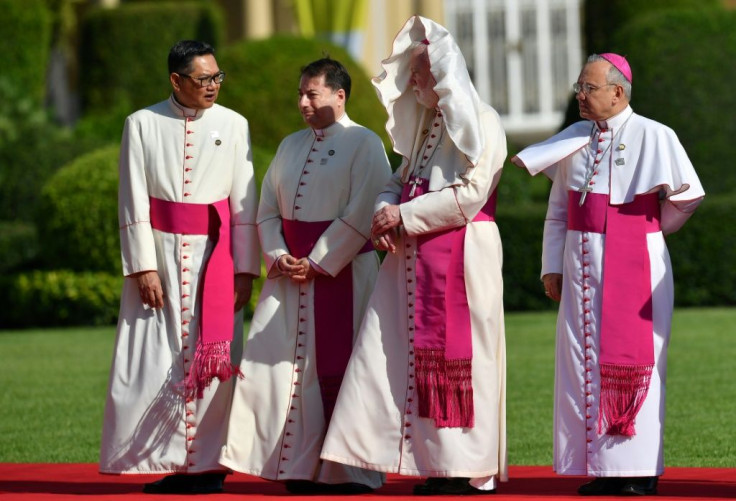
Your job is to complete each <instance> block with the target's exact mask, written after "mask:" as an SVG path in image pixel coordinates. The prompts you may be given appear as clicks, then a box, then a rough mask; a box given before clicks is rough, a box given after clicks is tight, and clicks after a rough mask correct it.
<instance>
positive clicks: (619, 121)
mask: <svg viewBox="0 0 736 501" xmlns="http://www.w3.org/2000/svg"><path fill="white" fill-rule="evenodd" d="M632 113H634V110H632V109H631V106H630V105H627V106H626V108H624V109H623V110H622V111H620V112H619V113H618V114H617V115H614V116H612V117H610V118H608V119H606V120H597V121H596V122H595V125H596V126H597V127H598V129H600V130H608V129H615V130H618V129H619V127H621V126H622V125H623V124H624V122H626V120H628V119H629V117H630V116H631V115H632Z"/></svg>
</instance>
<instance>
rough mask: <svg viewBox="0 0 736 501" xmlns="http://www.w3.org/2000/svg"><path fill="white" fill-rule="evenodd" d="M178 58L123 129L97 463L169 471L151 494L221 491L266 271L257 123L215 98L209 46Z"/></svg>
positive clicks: (187, 45)
mask: <svg viewBox="0 0 736 501" xmlns="http://www.w3.org/2000/svg"><path fill="white" fill-rule="evenodd" d="M168 64H169V80H170V82H171V86H172V88H173V92H172V95H171V97H170V98H169V99H167V100H166V101H162V102H160V103H158V104H155V105H153V106H151V107H149V108H146V109H144V110H140V111H138V112H136V113H134V114H132V115H131V116H129V117H128V118H127V120H126V122H125V129H124V132H123V139H122V145H121V151H120V187H119V219H120V242H121V247H122V260H123V273H124V274H125V284H124V286H123V293H122V300H121V306H120V318H119V321H118V328H117V339H116V342H115V352H114V357H113V363H112V368H111V371H110V383H109V388H108V395H107V403H106V407H105V417H104V423H103V432H102V447H101V452H100V471H101V472H102V473H156V472H162V473H171V474H172V475H169V476H166V477H164V478H163V479H161V480H159V481H157V482H153V483H150V484H146V486H145V487H144V491H145V492H150V493H209V492H219V491H221V490H222V484H223V479H224V478H225V472H226V471H227V470H226V469H225V468H223V467H222V466H221V465H220V464H219V463H218V459H219V452H220V448H221V446H222V444H223V443H224V439H225V432H226V428H225V425H226V423H227V416H228V412H229V410H230V401H231V396H232V390H233V383H232V380H231V376H232V375H233V374H234V373H235V372H236V371H237V368H236V366H234V365H233V362H235V363H237V361H238V360H239V359H240V353H241V350H242V344H243V323H242V312H241V310H242V307H243V305H244V304H245V303H246V302H247V301H248V298H249V297H250V293H251V284H252V280H253V278H254V277H256V276H258V274H259V272H260V256H259V249H258V235H257V229H256V226H255V219H256V210H257V198H256V197H257V194H256V187H255V181H254V177H253V166H252V163H251V151H250V135H249V131H248V123H247V121H246V120H245V118H243V117H242V116H241V115H239V114H237V113H235V112H234V111H231V110H229V109H227V108H223V107H222V106H219V105H217V104H215V100H216V99H217V95H218V92H219V90H220V85H221V84H222V82H223V79H224V77H225V73H224V72H222V71H220V69H219V67H218V65H217V61H216V60H215V57H214V49H213V48H212V47H211V46H210V45H208V44H206V43H202V42H197V41H188V40H185V41H181V42H178V43H177V44H175V45H174V46H173V47H172V48H171V51H170V53H169V59H168ZM231 352H232V354H231Z"/></svg>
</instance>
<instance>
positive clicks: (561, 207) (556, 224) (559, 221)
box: [541, 160, 567, 277]
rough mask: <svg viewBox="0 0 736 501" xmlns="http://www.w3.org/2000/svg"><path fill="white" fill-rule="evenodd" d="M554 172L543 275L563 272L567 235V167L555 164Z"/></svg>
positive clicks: (544, 246) (546, 224) (547, 218)
mask: <svg viewBox="0 0 736 501" xmlns="http://www.w3.org/2000/svg"><path fill="white" fill-rule="evenodd" d="M563 162H564V160H563ZM554 172H555V177H554V179H553V182H552V188H551V190H550V193H549V203H548V205H547V216H546V217H545V219H544V237H543V242H542V273H541V276H542V277H543V276H544V275H546V274H548V273H560V274H561V273H562V266H563V254H564V252H565V238H566V236H567V180H566V176H565V172H567V169H565V167H564V165H562V162H561V163H560V164H558V165H556V166H555V170H554Z"/></svg>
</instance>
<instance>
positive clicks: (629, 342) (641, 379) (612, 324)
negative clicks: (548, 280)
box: [568, 191, 660, 436]
mask: <svg viewBox="0 0 736 501" xmlns="http://www.w3.org/2000/svg"><path fill="white" fill-rule="evenodd" d="M579 200H580V193H578V192H574V191H570V192H569V196H568V229H570V230H578V231H590V232H595V233H605V234H606V240H605V248H604V254H603V256H604V257H603V299H602V307H601V326H600V339H601V340H600V343H601V348H600V371H601V400H600V413H599V419H598V427H599V431H600V430H602V429H603V427H604V425H605V427H606V428H607V429H606V433H607V434H608V435H624V436H633V435H634V434H635V433H636V431H635V428H634V423H635V419H636V415H637V414H638V412H639V410H640V409H641V406H642V404H643V403H644V399H645V398H646V395H647V392H648V391H649V382H650V380H651V375H652V370H653V368H654V341H653V326H652V324H653V321H652V284H651V271H650V263H649V250H648V247H647V237H646V235H647V233H654V232H657V231H660V226H659V221H660V208H659V196H658V194H657V193H652V194H648V195H638V196H636V197H635V198H634V200H633V201H632V202H631V203H628V204H623V205H609V204H608V195H603V194H597V193H589V194H588V196H587V198H586V199H585V203H584V204H583V206H582V207H580V206H579V205H578V202H579Z"/></svg>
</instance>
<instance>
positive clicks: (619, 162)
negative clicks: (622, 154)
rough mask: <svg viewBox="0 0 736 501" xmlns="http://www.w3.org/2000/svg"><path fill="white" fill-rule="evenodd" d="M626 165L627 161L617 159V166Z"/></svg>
mask: <svg viewBox="0 0 736 501" xmlns="http://www.w3.org/2000/svg"><path fill="white" fill-rule="evenodd" d="M625 163H626V160H624V159H623V158H617V159H616V165H623V164H625Z"/></svg>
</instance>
